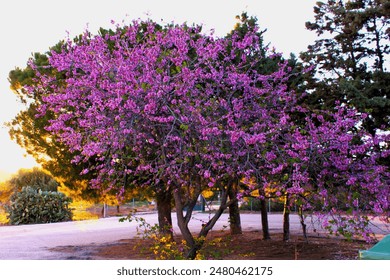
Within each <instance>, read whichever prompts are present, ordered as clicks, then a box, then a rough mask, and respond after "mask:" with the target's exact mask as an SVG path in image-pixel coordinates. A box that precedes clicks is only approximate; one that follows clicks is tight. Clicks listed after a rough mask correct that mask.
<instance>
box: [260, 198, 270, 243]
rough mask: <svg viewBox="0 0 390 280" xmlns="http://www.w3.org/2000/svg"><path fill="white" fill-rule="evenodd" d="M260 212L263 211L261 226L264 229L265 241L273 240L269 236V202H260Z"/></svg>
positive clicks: (263, 200)
mask: <svg viewBox="0 0 390 280" xmlns="http://www.w3.org/2000/svg"><path fill="white" fill-rule="evenodd" d="M260 211H261V226H262V229H263V239H264V240H268V239H271V235H270V234H269V225H268V213H267V200H266V199H262V200H260Z"/></svg>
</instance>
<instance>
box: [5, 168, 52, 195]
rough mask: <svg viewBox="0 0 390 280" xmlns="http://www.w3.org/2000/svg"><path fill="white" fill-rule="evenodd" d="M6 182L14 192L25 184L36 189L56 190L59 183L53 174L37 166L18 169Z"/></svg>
mask: <svg viewBox="0 0 390 280" xmlns="http://www.w3.org/2000/svg"><path fill="white" fill-rule="evenodd" d="M8 184H9V185H10V187H11V188H12V189H13V191H14V192H18V191H21V190H22V188H23V187H26V186H29V187H31V188H33V189H36V190H42V191H53V192H56V191H57V190H58V186H59V183H58V182H57V181H56V180H55V179H54V177H53V176H51V175H50V174H48V173H47V172H45V171H43V170H41V169H39V168H37V167H34V168H33V169H31V170H30V169H20V170H19V171H18V173H17V174H16V175H14V176H13V177H12V178H11V179H10V180H9V181H8Z"/></svg>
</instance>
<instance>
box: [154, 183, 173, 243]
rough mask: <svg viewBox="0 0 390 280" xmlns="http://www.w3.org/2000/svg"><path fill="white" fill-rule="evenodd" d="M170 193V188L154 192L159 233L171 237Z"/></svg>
mask: <svg viewBox="0 0 390 280" xmlns="http://www.w3.org/2000/svg"><path fill="white" fill-rule="evenodd" d="M171 202H172V194H171V192H170V190H160V191H158V192H157V193H156V204H157V214H158V226H159V230H160V233H161V234H164V235H169V236H171V237H173V233H172V205H171Z"/></svg>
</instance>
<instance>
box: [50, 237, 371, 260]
mask: <svg viewBox="0 0 390 280" xmlns="http://www.w3.org/2000/svg"><path fill="white" fill-rule="evenodd" d="M271 238H272V239H271V240H262V238H261V232H258V231H257V232H253V231H252V232H244V233H243V234H242V235H234V236H231V235H230V234H229V233H228V232H212V233H211V234H209V236H208V238H207V240H206V243H205V246H204V249H202V252H201V253H202V255H203V256H204V258H205V259H218V260H236V259H237V260H238V259H240V260H353V259H357V258H358V251H359V250H362V249H367V248H369V247H371V246H372V245H370V244H367V243H365V242H363V241H346V240H342V239H338V238H334V237H332V238H329V237H320V236H311V237H309V242H308V243H306V242H305V240H304V239H303V238H302V237H301V236H296V235H293V236H291V239H290V241H288V242H284V241H283V240H282V235H281V234H276V235H273V236H272V237H271ZM152 246H153V243H152V241H150V240H149V239H142V238H135V239H126V240H120V241H118V242H115V243H107V244H99V245H97V244H91V245H88V246H65V247H57V248H54V249H53V251H56V252H59V253H66V254H65V255H66V256H67V257H66V259H89V260H153V259H156V256H155V255H154V254H153V250H152V249H151V247H152Z"/></svg>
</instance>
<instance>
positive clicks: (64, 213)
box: [6, 186, 72, 225]
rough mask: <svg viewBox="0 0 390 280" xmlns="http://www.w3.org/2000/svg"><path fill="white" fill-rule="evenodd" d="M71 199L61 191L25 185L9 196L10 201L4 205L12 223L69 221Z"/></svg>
mask: <svg viewBox="0 0 390 280" xmlns="http://www.w3.org/2000/svg"><path fill="white" fill-rule="evenodd" d="M71 201H72V200H71V199H70V198H68V197H66V196H65V195H64V194H63V193H60V192H52V191H41V190H36V189H35V188H32V187H28V186H27V187H23V188H22V190H21V191H20V192H16V193H14V194H13V195H12V196H11V203H10V205H7V206H6V211H7V212H8V218H9V220H10V223H11V224H13V225H19V224H39V223H55V222H63V221H70V220H71V219H72V211H71V209H70V208H69V204H70V203H71Z"/></svg>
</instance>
